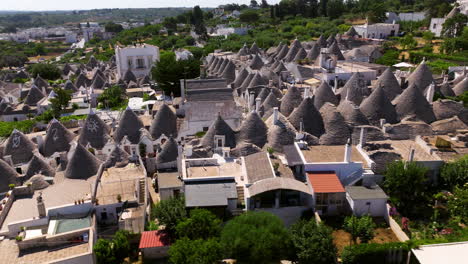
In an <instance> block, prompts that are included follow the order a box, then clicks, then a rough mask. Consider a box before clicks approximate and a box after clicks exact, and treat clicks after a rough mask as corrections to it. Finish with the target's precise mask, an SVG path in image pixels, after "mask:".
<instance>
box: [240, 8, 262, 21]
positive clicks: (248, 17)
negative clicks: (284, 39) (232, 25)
mask: <svg viewBox="0 0 468 264" xmlns="http://www.w3.org/2000/svg"><path fill="white" fill-rule="evenodd" d="M239 19H240V21H241V22H245V23H254V22H257V21H258V19H259V16H258V13H257V12H256V11H255V10H246V11H243V12H242V13H241V14H240V16H239Z"/></svg>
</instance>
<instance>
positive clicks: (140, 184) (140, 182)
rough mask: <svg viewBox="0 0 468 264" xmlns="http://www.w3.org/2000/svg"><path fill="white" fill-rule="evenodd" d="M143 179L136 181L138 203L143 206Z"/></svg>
mask: <svg viewBox="0 0 468 264" xmlns="http://www.w3.org/2000/svg"><path fill="white" fill-rule="evenodd" d="M145 190H146V188H145V179H140V180H139V181H138V197H139V199H138V203H141V204H144V203H145Z"/></svg>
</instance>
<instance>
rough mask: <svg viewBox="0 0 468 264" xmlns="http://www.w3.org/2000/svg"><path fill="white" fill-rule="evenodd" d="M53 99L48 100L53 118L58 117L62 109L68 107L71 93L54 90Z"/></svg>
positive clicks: (59, 89) (60, 89)
mask: <svg viewBox="0 0 468 264" xmlns="http://www.w3.org/2000/svg"><path fill="white" fill-rule="evenodd" d="M54 92H55V95H56V96H55V97H54V98H50V99H49V102H50V103H51V106H52V109H51V110H52V112H53V113H54V116H55V117H60V114H61V112H62V110H63V109H65V108H66V107H68V104H69V103H70V100H71V98H72V92H71V91H70V90H65V89H62V88H54Z"/></svg>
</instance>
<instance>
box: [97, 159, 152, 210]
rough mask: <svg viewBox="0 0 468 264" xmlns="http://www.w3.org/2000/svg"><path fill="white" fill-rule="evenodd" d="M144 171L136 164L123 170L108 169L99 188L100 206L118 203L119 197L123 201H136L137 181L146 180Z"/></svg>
mask: <svg viewBox="0 0 468 264" xmlns="http://www.w3.org/2000/svg"><path fill="white" fill-rule="evenodd" d="M144 177H145V174H144V170H143V168H141V167H140V166H137V165H135V164H134V163H129V164H128V165H127V166H125V167H123V168H116V167H112V168H108V169H107V170H104V172H103V173H102V176H101V180H100V182H99V185H98V188H97V194H96V198H98V199H99V203H100V204H113V203H117V202H118V201H117V195H119V194H120V196H121V198H122V201H127V200H128V201H132V200H136V195H135V191H136V185H137V181H138V180H139V179H141V178H144Z"/></svg>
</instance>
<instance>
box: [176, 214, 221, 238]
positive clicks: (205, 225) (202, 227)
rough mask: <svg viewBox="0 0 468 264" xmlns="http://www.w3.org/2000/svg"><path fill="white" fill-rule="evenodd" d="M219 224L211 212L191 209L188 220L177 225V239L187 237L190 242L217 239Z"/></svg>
mask: <svg viewBox="0 0 468 264" xmlns="http://www.w3.org/2000/svg"><path fill="white" fill-rule="evenodd" d="M221 223H222V222H221V220H219V219H218V218H217V217H216V215H214V214H213V213H212V212H210V211H208V210H206V209H193V210H192V211H190V217H189V218H187V219H185V220H183V221H180V222H179V223H178V224H177V226H176V232H177V237H187V238H189V239H192V240H195V239H208V238H210V237H218V236H219V235H220V233H221Z"/></svg>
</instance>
